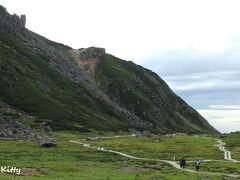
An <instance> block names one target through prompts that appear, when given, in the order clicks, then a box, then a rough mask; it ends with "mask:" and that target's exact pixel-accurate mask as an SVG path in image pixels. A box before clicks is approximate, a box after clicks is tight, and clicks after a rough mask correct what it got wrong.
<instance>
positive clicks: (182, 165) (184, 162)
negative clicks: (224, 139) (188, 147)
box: [179, 158, 200, 171]
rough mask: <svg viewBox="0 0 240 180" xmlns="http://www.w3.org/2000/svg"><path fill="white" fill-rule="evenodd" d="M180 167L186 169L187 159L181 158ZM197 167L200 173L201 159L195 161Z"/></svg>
mask: <svg viewBox="0 0 240 180" xmlns="http://www.w3.org/2000/svg"><path fill="white" fill-rule="evenodd" d="M179 161H180V167H181V168H183V169H186V165H187V164H186V161H187V160H186V159H185V158H181V159H180V160H179ZM195 165H196V171H199V168H200V160H199V159H196V161H195Z"/></svg>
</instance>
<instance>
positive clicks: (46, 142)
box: [38, 137, 57, 147]
mask: <svg viewBox="0 0 240 180" xmlns="http://www.w3.org/2000/svg"><path fill="white" fill-rule="evenodd" d="M38 142H39V145H40V146H41V147H57V143H56V142H55V141H54V140H53V139H49V138H46V137H39V138H38Z"/></svg>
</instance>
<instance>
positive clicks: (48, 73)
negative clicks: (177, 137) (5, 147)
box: [0, 6, 218, 133]
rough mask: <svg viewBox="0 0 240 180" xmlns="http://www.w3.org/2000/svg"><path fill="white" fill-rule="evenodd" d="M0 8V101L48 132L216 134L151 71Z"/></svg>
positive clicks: (214, 130)
mask: <svg viewBox="0 0 240 180" xmlns="http://www.w3.org/2000/svg"><path fill="white" fill-rule="evenodd" d="M25 23H26V17H25V15H21V17H19V16H18V15H15V14H14V15H10V14H9V13H8V12H7V11H6V9H5V8H4V7H2V6H1V7H0V82H1V83H0V100H1V101H0V102H4V103H5V104H7V105H9V106H11V107H14V108H16V109H18V110H21V111H22V112H24V113H27V114H29V115H30V116H31V117H33V118H34V122H35V123H42V122H44V123H47V124H48V125H49V126H51V128H53V129H54V130H77V131H96V130H97V131H98V130H101V131H119V130H122V131H128V130H129V129H136V130H139V131H144V130H149V131H151V132H156V133H173V132H186V133H218V131H217V130H216V129H214V128H213V127H212V126H211V125H210V124H209V123H208V122H207V121H206V120H205V119H204V118H203V117H202V116H201V115H200V114H198V112H197V111H195V110H194V109H193V108H191V107H190V106H188V105H187V103H186V102H184V101H183V100H182V99H181V98H180V97H178V96H177V95H176V94H174V93H173V92H172V91H171V89H170V88H169V87H168V86H167V84H166V83H165V82H164V81H163V80H162V79H161V78H160V77H159V76H158V75H157V74H156V73H154V72H152V71H150V70H148V69H146V68H144V67H141V66H139V65H136V64H134V63H133V62H131V61H125V60H121V59H119V58H117V57H115V56H113V55H110V54H108V53H106V52H105V49H103V48H96V47H90V48H81V49H72V48H71V47H69V46H66V45H63V44H60V43H56V42H53V41H50V40H48V39H46V38H45V37H43V36H40V35H38V34H36V33H34V32H32V31H30V30H28V29H27V28H25Z"/></svg>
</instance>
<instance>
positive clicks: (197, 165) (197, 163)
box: [195, 159, 200, 171]
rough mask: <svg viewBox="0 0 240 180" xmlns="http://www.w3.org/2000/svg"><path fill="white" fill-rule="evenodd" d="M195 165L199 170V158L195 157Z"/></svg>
mask: <svg viewBox="0 0 240 180" xmlns="http://www.w3.org/2000/svg"><path fill="white" fill-rule="evenodd" d="M195 165H196V171H199V168H200V160H198V159H196V162H195Z"/></svg>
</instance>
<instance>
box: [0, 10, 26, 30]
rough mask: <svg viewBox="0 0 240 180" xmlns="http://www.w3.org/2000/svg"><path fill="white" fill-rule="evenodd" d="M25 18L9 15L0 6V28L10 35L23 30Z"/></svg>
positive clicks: (23, 16)
mask: <svg viewBox="0 0 240 180" xmlns="http://www.w3.org/2000/svg"><path fill="white" fill-rule="evenodd" d="M25 24H26V16H25V15H21V16H20V17H19V16H18V15H17V14H13V15H10V14H9V13H8V12H7V10H6V8H4V7H3V6H1V5H0V26H1V29H3V28H4V29H5V30H6V31H8V32H10V33H17V32H22V31H24V30H25Z"/></svg>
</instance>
